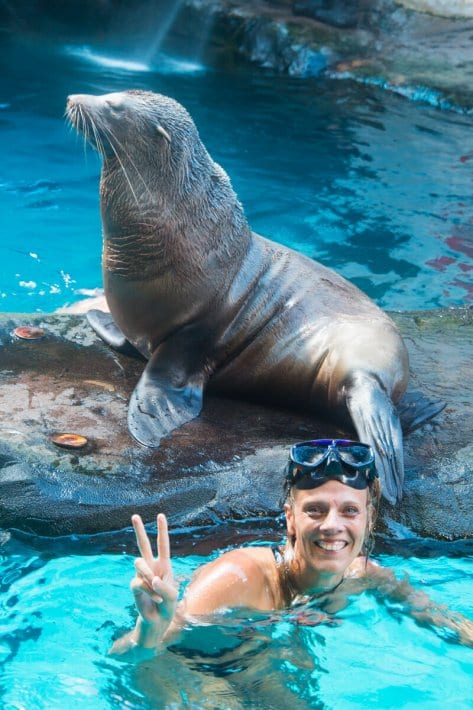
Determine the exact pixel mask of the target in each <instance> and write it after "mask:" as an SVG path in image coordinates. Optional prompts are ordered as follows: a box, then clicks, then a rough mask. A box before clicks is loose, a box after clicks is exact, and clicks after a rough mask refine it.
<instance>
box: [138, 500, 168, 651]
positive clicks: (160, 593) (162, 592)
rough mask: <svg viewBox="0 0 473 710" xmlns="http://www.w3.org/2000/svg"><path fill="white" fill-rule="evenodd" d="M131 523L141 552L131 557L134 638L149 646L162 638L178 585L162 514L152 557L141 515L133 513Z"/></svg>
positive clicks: (166, 526) (165, 521) (158, 520)
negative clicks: (136, 610) (133, 565)
mask: <svg viewBox="0 0 473 710" xmlns="http://www.w3.org/2000/svg"><path fill="white" fill-rule="evenodd" d="M131 522H132V524H133V528H134V530H135V534H136V542H137V544H138V549H139V551H140V554H141V557H138V559H137V560H135V571H136V574H135V577H134V578H133V579H132V581H131V584H130V588H131V591H132V592H133V595H134V597H135V604H136V608H137V609H138V612H139V614H140V619H139V620H138V623H137V627H136V629H135V633H136V636H135V641H136V643H138V644H139V645H140V646H144V647H148V648H150V647H152V646H155V645H156V644H157V643H159V642H160V641H161V640H162V639H163V636H164V634H165V633H166V631H167V629H168V627H169V626H170V624H171V622H172V620H173V618H174V614H175V612H176V607H177V596H178V587H177V585H176V583H175V581H174V576H173V573H172V567H171V555H170V545H169V533H168V524H167V520H166V516H165V515H163V514H162V513H160V514H159V515H158V517H157V527H158V536H157V543H156V545H157V552H158V556H157V557H154V554H153V549H152V547H151V543H150V541H149V538H148V535H147V534H146V530H145V527H144V525H143V521H142V519H141V517H140V516H139V515H133V517H132V519H131Z"/></svg>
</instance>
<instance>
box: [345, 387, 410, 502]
mask: <svg viewBox="0 0 473 710" xmlns="http://www.w3.org/2000/svg"><path fill="white" fill-rule="evenodd" d="M347 408H348V411H349V412H350V415H351V418H352V421H353V424H354V426H355V429H356V432H357V434H358V437H359V439H360V441H363V442H365V443H366V444H370V445H371V446H372V447H373V450H374V452H375V455H376V467H377V469H378V473H379V478H380V481H381V490H382V493H383V496H384V497H385V498H386V500H388V501H389V502H390V503H391V504H392V505H394V504H395V503H396V501H398V500H401V498H402V486H403V483H404V461H403V451H402V429H401V423H400V421H399V416H398V414H397V411H396V408H395V406H394V405H393V403H392V401H391V398H390V397H389V395H388V394H387V392H386V391H385V390H384V389H383V387H382V385H381V384H380V383H379V381H378V380H377V378H375V377H373V376H371V375H369V374H365V373H361V374H357V375H354V376H353V379H352V381H351V384H350V387H349V388H348V394H347Z"/></svg>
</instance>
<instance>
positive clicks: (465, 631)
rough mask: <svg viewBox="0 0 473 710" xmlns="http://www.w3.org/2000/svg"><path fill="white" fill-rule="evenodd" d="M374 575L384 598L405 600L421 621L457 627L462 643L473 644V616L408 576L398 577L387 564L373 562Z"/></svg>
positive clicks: (424, 623)
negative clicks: (454, 608)
mask: <svg viewBox="0 0 473 710" xmlns="http://www.w3.org/2000/svg"><path fill="white" fill-rule="evenodd" d="M370 577H371V579H372V580H373V581H374V584H373V586H374V587H375V588H376V589H378V590H379V591H380V592H381V593H382V595H383V597H384V599H388V600H391V601H393V602H397V603H400V604H402V605H403V607H404V609H405V611H406V612H408V613H409V614H410V615H411V616H412V617H413V618H414V619H415V620H416V621H418V622H419V624H421V625H422V626H430V627H431V626H435V627H438V628H443V629H450V630H452V631H455V632H456V634H457V636H458V640H459V642H460V643H461V644H463V645H465V646H470V647H471V648H473V622H472V621H470V619H467V618H466V617H465V616H463V615H462V614H460V613H458V612H453V611H451V610H450V609H448V607H447V606H445V605H444V604H436V603H435V602H434V601H432V599H431V598H430V597H429V596H428V595H427V594H426V593H425V592H423V591H422V590H420V589H415V587H413V586H412V585H411V584H410V582H409V581H408V579H407V577H404V578H403V579H397V578H396V576H395V575H394V573H393V571H392V570H390V569H387V568H386V567H378V566H374V565H372V566H370ZM370 586H371V585H370Z"/></svg>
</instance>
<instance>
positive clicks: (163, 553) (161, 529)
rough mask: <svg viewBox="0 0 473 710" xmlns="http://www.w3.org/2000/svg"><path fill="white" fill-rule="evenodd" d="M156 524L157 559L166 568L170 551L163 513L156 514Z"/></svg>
mask: <svg viewBox="0 0 473 710" xmlns="http://www.w3.org/2000/svg"><path fill="white" fill-rule="evenodd" d="M156 524H157V529H158V538H157V541H156V546H157V548H158V557H159V559H160V561H161V563H162V564H163V565H166V567H168V566H169V565H170V562H171V549H170V544H169V532H168V521H167V518H166V516H165V515H164V513H159V514H158V517H157V518H156Z"/></svg>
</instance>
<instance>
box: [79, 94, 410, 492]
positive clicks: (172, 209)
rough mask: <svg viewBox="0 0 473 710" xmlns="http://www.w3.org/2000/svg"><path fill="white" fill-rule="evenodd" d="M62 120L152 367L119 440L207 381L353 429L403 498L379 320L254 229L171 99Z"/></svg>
mask: <svg viewBox="0 0 473 710" xmlns="http://www.w3.org/2000/svg"><path fill="white" fill-rule="evenodd" d="M68 113H69V116H70V118H71V121H72V123H73V124H74V125H75V126H76V127H77V128H78V130H80V131H81V132H82V133H83V134H84V135H85V137H86V139H88V140H89V141H90V142H91V143H93V144H94V145H95V147H96V148H97V149H98V150H99V152H100V153H101V154H102V156H103V159H104V162H103V169H102V177H101V188H100V192H101V213H102V222H103V231H104V250H103V277H104V287H105V294H106V297H107V302H108V305H109V307H110V311H111V314H112V316H113V318H114V321H115V323H116V324H117V325H118V327H119V329H120V330H121V331H122V333H123V334H124V336H125V337H126V339H127V340H128V341H129V342H131V343H132V344H133V345H134V346H135V347H136V348H137V349H138V350H139V351H140V352H141V353H142V354H143V355H145V357H148V358H150V363H149V365H148V367H147V368H146V370H145V373H144V375H143V377H142V379H141V380H140V382H139V383H138V386H137V389H136V390H135V393H134V395H133V397H132V400H131V403H130V417H129V423H130V430H131V431H132V433H133V434H134V435H135V436H136V437H137V438H138V439H139V440H140V441H142V442H143V443H146V444H147V445H157V444H158V443H159V438H160V436H164V435H166V434H167V433H169V432H170V431H172V429H173V428H175V427H176V426H179V425H180V424H182V423H184V422H185V421H188V420H189V419H191V418H193V417H194V416H196V415H197V414H198V412H199V411H200V407H201V396H202V391H203V389H204V387H205V386H206V385H207V382H208V380H209V379H210V378H211V379H210V383H209V384H210V385H211V386H212V387H213V388H215V389H217V390H218V391H219V392H223V393H226V394H232V395H235V394H236V395H238V396H243V397H256V398H260V399H261V398H262V399H266V400H268V399H269V400H272V401H278V402H281V403H283V404H290V405H293V406H297V407H309V408H311V409H312V410H314V411H315V410H318V411H324V410H325V411H328V412H329V413H330V414H331V415H333V416H335V417H336V418H338V419H339V420H341V421H344V422H346V421H350V420H351V421H352V422H353V424H354V426H355V428H356V430H357V432H358V436H359V438H360V439H361V440H364V441H367V442H368V443H371V444H373V446H374V447H375V449H376V452H377V454H378V463H379V466H380V471H381V475H382V478H383V479H384V493H385V495H386V496H387V497H388V498H389V500H391V501H394V500H395V499H396V498H397V497H398V496H400V494H401V490H402V478H403V468H402V436H401V430H400V425H399V420H398V417H397V414H396V412H395V408H394V406H393V403H395V402H397V400H398V399H399V397H400V396H401V395H402V393H403V392H404V390H405V387H406V384H407V379H408V360H407V352H406V349H405V347H404V344H403V342H402V340H401V337H400V335H399V333H398V331H397V329H396V328H395V326H394V324H393V323H392V321H391V320H390V319H389V318H388V317H387V316H386V315H385V314H384V313H383V312H382V311H381V310H380V309H379V308H377V306H375V304H374V303H373V302H372V301H371V300H370V299H368V298H367V297H366V296H365V295H364V294H363V293H361V291H359V290H358V289H357V288H356V287H354V286H353V285H352V284H350V283H349V282H347V281H346V280H345V279H343V278H342V277H340V276H339V275H337V274H336V273H335V272H333V271H331V270H329V269H327V268H325V267H324V266H322V265H321V264H318V263H317V262H314V261H312V260H311V259H308V258H306V257H304V256H302V255H300V254H298V253H297V252H294V251H292V250H290V249H287V248H286V247H283V246H281V245H278V244H275V243H273V242H270V241H268V240H266V239H264V238H263V237H260V236H258V235H255V234H253V233H252V232H251V230H250V227H249V226H248V223H247V221H246V219H245V216H244V213H243V209H242V207H241V204H240V203H239V201H238V199H237V197H236V195H235V193H234V191H233V189H232V187H231V184H230V181H229V178H228V176H227V175H226V173H225V172H224V171H223V170H222V168H221V167H220V166H219V165H217V164H216V163H215V162H214V161H213V160H212V159H211V157H210V156H209V154H208V152H207V150H206V149H205V147H204V145H203V144H202V142H201V140H200V138H199V135H198V132H197V129H196V127H195V125H194V123H193V121H192V119H191V117H190V116H189V114H188V113H187V111H186V110H185V109H184V108H183V107H182V106H181V105H180V104H178V103H177V102H175V101H173V100H172V99H169V98H168V97H164V96H160V95H157V94H152V93H150V92H122V93H119V94H108V95H106V96H100V97H92V96H75V97H70V99H69V105H68ZM92 320H94V319H93V318H92ZM94 325H95V326H96V327H97V330H98V332H99V333H100V334H101V335H103V336H104V337H106V333H105V332H104V329H103V328H102V327H101V325H100V323H98V322H97V321H95V322H94ZM118 333H119V331H118ZM114 342H116V341H114Z"/></svg>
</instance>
